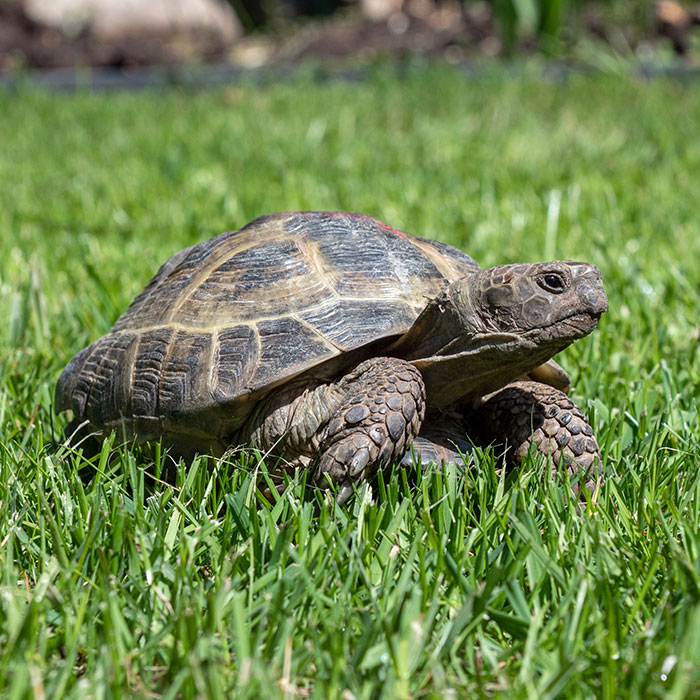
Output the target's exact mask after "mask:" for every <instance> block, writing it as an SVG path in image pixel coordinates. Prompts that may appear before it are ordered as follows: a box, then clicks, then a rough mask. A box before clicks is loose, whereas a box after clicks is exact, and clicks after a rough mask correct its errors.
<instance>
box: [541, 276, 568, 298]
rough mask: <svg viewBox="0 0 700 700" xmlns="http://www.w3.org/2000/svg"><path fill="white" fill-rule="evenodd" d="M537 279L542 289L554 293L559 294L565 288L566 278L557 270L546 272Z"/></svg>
mask: <svg viewBox="0 0 700 700" xmlns="http://www.w3.org/2000/svg"><path fill="white" fill-rule="evenodd" d="M537 281H538V282H539V285H540V287H542V289H546V290H547V291H548V292H552V293H554V294H561V293H562V292H563V291H564V290H565V289H566V280H565V279H564V277H563V276H562V275H560V274H559V273H557V272H547V273H546V274H544V275H542V276H541V277H540V278H539V279H538V280H537Z"/></svg>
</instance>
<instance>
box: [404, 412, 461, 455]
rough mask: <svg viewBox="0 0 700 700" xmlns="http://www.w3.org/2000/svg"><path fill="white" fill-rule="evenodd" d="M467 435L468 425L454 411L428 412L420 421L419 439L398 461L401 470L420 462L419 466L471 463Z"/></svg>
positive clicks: (415, 440)
mask: <svg viewBox="0 0 700 700" xmlns="http://www.w3.org/2000/svg"><path fill="white" fill-rule="evenodd" d="M468 433H469V428H468V426H467V423H466V421H465V420H464V417H463V416H462V415H460V414H459V413H458V412H457V411H452V410H444V411H435V412H430V413H428V415H427V416H426V418H425V420H424V421H423V425H422V427H421V429H420V433H419V434H418V437H417V438H415V439H414V440H413V443H412V444H411V446H410V448H409V449H408V450H407V451H406V454H404V456H403V458H402V459H401V466H402V467H404V468H410V467H412V466H413V464H414V461H415V462H418V461H420V464H421V466H427V465H428V464H430V463H431V462H433V463H434V464H437V465H443V464H457V465H459V466H464V465H465V463H466V464H468V463H469V461H470V459H471V458H470V455H471V451H472V447H473V443H472V441H471V440H470V439H469V438H468V437H467V434H468Z"/></svg>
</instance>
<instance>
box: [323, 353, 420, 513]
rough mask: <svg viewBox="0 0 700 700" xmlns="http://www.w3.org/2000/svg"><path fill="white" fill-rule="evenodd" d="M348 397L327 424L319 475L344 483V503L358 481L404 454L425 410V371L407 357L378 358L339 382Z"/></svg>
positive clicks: (341, 497) (341, 495)
mask: <svg viewBox="0 0 700 700" xmlns="http://www.w3.org/2000/svg"><path fill="white" fill-rule="evenodd" d="M337 388H338V389H341V390H342V391H343V392H344V394H345V398H344V399H343V401H342V403H341V405H340V407H339V408H338V409H337V410H336V411H335V413H334V415H333V416H332V417H331V419H330V420H329V422H328V424H327V426H326V427H325V429H324V431H323V434H322V438H321V450H320V456H319V458H318V461H317V462H316V465H315V471H314V478H315V479H316V480H317V481H319V482H321V483H323V482H324V481H327V480H331V481H333V482H334V483H336V484H339V486H340V489H339V491H338V497H337V500H338V502H339V503H342V502H344V501H345V500H347V498H348V497H349V496H350V495H351V494H352V489H353V485H354V484H356V483H358V482H359V481H360V480H362V479H363V478H365V476H371V475H372V474H374V473H375V472H376V471H377V469H379V468H381V467H383V466H385V465H387V464H391V463H392V462H393V461H395V460H396V459H398V458H399V457H401V456H402V455H403V454H404V452H405V450H406V446H407V445H408V444H410V442H411V440H413V438H414V437H415V436H416V435H417V434H418V431H419V429H420V425H421V423H422V421H423V417H424V415H425V386H424V384H423V378H422V377H421V374H420V372H419V371H418V370H417V369H416V368H415V367H414V366H413V365H411V364H410V363H408V362H406V361H405V360H400V359H397V358H394V357H376V358H372V359H369V360H366V361H365V362H362V363H361V364H360V365H358V366H357V367H356V368H355V370H353V372H351V373H350V374H348V375H346V376H345V377H343V378H342V379H341V380H340V382H339V383H338V385H337Z"/></svg>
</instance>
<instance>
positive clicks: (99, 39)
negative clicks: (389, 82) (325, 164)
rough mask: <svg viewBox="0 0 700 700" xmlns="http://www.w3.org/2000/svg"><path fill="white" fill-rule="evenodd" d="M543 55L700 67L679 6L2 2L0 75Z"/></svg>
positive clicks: (369, 0)
mask: <svg viewBox="0 0 700 700" xmlns="http://www.w3.org/2000/svg"><path fill="white" fill-rule="evenodd" d="M532 54H543V55H545V56H547V57H550V58H556V59H559V60H562V61H566V62H568V63H570V64H573V65H590V64H591V63H593V64H595V63H596V62H600V61H601V60H602V61H604V60H606V59H610V58H611V57H614V60H619V59H620V58H623V59H625V60H630V61H634V62H639V63H640V64H643V65H669V64H673V65H675V66H678V65H679V64H680V65H684V66H691V67H695V66H697V65H699V64H700V3H697V2H696V3H692V2H683V1H682V0H660V1H658V2H649V1H648V0H597V1H596V0H591V1H587V0H463V1H462V2H460V0H150V1H149V2H141V1H140V0H0V71H2V72H4V73H5V74H11V75H13V74H21V73H22V72H25V71H28V70H33V69H48V68H60V67H81V66H85V67H87V66H93V67H111V68H117V69H129V68H134V67H138V66H153V65H174V64H192V63H195V64H197V63H215V64H226V65H232V66H238V67H241V68H260V67H265V66H294V65H297V64H298V63H299V62H300V61H303V60H307V59H311V60H316V61H322V62H329V61H330V62H333V61H334V62H339V61H342V62H347V61H348V60H351V61H354V62H362V61H365V62H367V61H376V60H378V59H381V58H383V57H390V58H400V59H405V58H407V57H413V56H424V57H430V58H438V59H440V60H444V61H446V62H449V63H452V64H460V63H464V64H471V63H474V62H475V61H478V60H479V59H482V58H485V57H491V56H506V57H509V56H513V55H518V56H521V55H532Z"/></svg>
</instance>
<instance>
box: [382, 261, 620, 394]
mask: <svg viewBox="0 0 700 700" xmlns="http://www.w3.org/2000/svg"><path fill="white" fill-rule="evenodd" d="M607 310H608V302H607V297H606V295H605V289H604V287H603V282H602V279H601V275H600V270H598V268H597V267H596V266H595V265H590V264H588V263H581V262H571V261H555V262H550V263H519V264H515V265H499V266H497V267H492V268H489V269H485V270H475V272H474V273H472V274H470V275H467V276H466V277H463V278H462V279H459V280H457V281H455V282H453V283H452V284H450V285H449V287H447V289H446V290H445V291H444V292H443V293H442V294H440V295H439V296H438V297H437V298H436V299H434V300H433V301H432V302H431V303H429V304H428V306H427V307H426V309H425V311H424V312H423V313H422V314H421V315H420V317H419V318H418V319H417V320H416V322H415V323H414V324H413V326H412V327H411V329H410V330H409V331H408V332H407V333H406V334H405V335H404V336H403V337H402V338H401V339H400V340H399V341H398V342H397V343H396V345H395V350H396V351H398V353H400V354H403V355H404V356H405V357H406V359H409V360H410V361H411V362H413V364H415V365H416V367H418V368H419V369H420V370H421V372H422V373H423V377H424V379H425V382H426V388H427V390H428V397H429V401H432V403H433V405H438V406H439V405H447V404H449V403H452V402H453V401H455V400H457V399H459V398H471V397H476V396H483V395H484V394H487V393H489V392H492V391H496V390H497V389H500V388H501V387H503V386H505V384H507V383H508V382H510V381H513V380H514V379H515V378H517V377H519V376H522V375H523V374H525V373H527V372H529V371H531V370H533V369H534V368H536V367H539V366H540V365H541V364H543V363H544V362H547V361H548V360H549V359H551V358H552V357H553V356H554V355H556V354H557V353H558V352H560V351H561V350H563V349H564V348H565V347H567V346H568V345H569V344H571V343H572V342H573V341H575V340H577V339H578V338H582V337H583V336H585V335H588V333H590V332H591V331H592V330H593V329H594V328H595V327H596V326H597V325H598V321H599V319H600V316H601V314H602V313H604V312H605V311H607Z"/></svg>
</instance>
